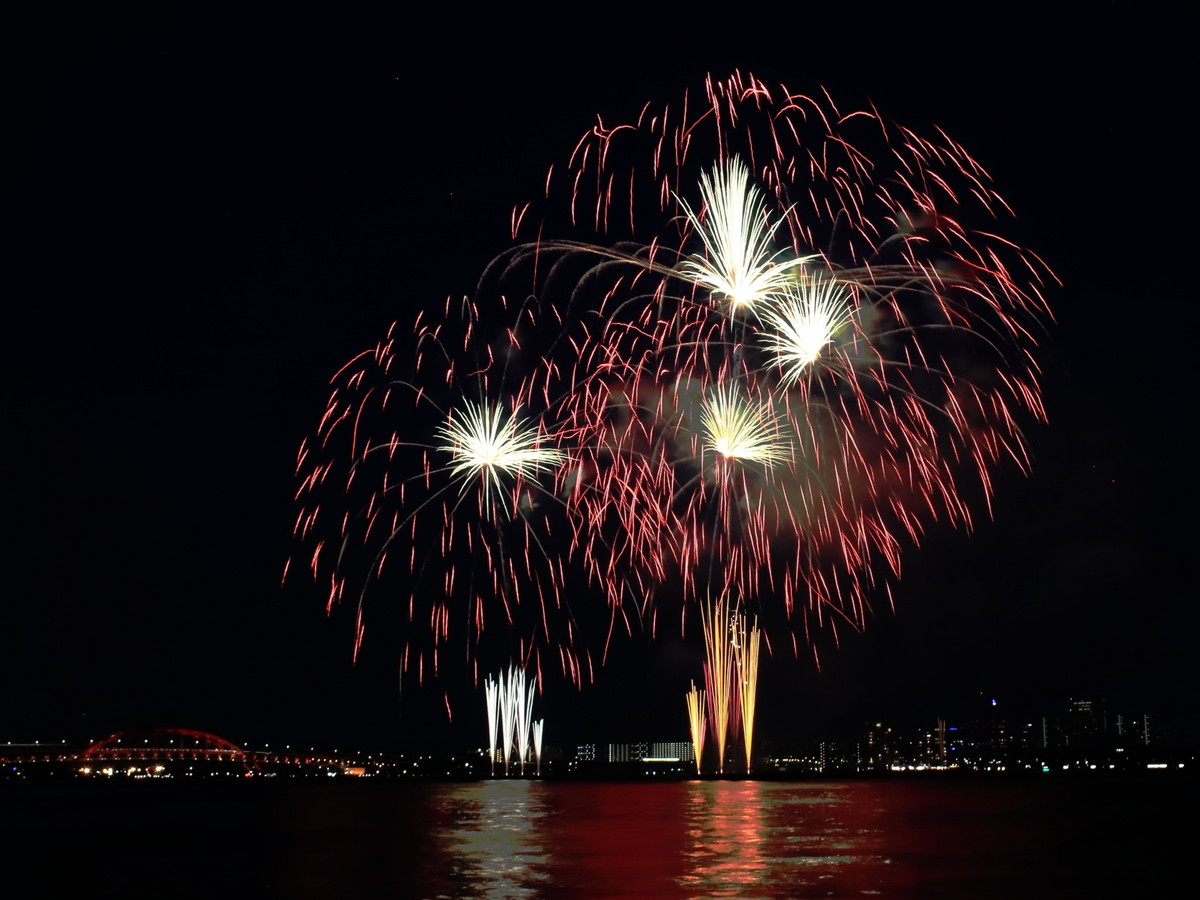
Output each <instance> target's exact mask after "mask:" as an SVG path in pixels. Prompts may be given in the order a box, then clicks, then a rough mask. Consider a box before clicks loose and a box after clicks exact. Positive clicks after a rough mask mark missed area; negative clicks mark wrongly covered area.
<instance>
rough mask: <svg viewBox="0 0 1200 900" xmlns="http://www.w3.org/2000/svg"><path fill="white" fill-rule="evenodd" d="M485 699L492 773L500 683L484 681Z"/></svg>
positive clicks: (494, 767) (494, 770) (492, 680)
mask: <svg viewBox="0 0 1200 900" xmlns="http://www.w3.org/2000/svg"><path fill="white" fill-rule="evenodd" d="M483 689H484V700H485V703H486V704H487V722H488V761H489V762H490V764H491V774H492V775H493V776H495V774H496V727H497V726H498V725H499V719H500V685H499V683H498V682H497V681H496V680H495V679H493V678H488V679H486V680H485V681H484V683H483Z"/></svg>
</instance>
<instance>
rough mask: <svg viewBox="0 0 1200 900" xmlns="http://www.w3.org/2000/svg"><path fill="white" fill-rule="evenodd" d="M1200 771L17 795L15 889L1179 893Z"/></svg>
mask: <svg viewBox="0 0 1200 900" xmlns="http://www.w3.org/2000/svg"><path fill="white" fill-rule="evenodd" d="M1197 783H1198V782H1197V780H1196V779H1195V778H1191V779H1189V778H1175V779H1170V778H1168V779H1159V778H1154V777H1149V778H1142V779H1124V780H1122V779H1116V780H1114V779H1108V778H1104V777H1102V776H1100V777H1097V778H1084V779H1061V780H1060V779H1053V778H1051V779H1048V780H1046V779H1036V780H1030V779H1020V778H1015V779H1006V778H999V779H991V778H983V779H977V778H937V777H930V778H913V779H905V778H900V779H881V780H867V781H851V782H841V783H837V782H799V783H774V782H754V781H694V782H673V783H626V784H608V783H606V784H586V783H575V782H565V783H564V782H544V781H536V780H530V781H524V780H519V779H512V780H504V779H500V780H496V781H487V782H480V783H474V784H454V785H449V784H443V785H438V784H424V783H414V782H389V781H373V780H366V779H363V780H353V781H330V782H320V783H317V784H314V783H312V782H285V781H282V780H280V781H275V782H268V781H266V780H265V779H263V780H262V781H255V782H253V783H238V784H225V785H208V784H166V783H164V784H146V783H144V782H138V783H136V784H127V785H98V784H78V783H74V782H72V783H64V784H60V785H53V784H29V785H19V784H9V785H8V786H7V789H6V790H0V838H2V840H0V861H3V863H4V868H3V871H4V881H3V882H2V883H3V886H4V888H5V889H6V891H7V892H6V894H5V896H13V897H50V896H60V895H66V896H69V895H70V894H71V892H72V891H76V892H77V890H76V889H77V885H78V883H79V880H80V879H81V878H82V879H84V880H85V882H86V884H87V885H88V888H89V894H91V895H92V896H105V897H107V896H113V897H118V896H119V897H129V898H136V897H155V898H158V897H171V898H189V897H196V898H209V897H214V896H253V897H260V896H262V897H286V898H320V900H325V898H330V897H336V898H338V900H350V898H357V897H364V898H410V897H421V898H442V897H445V898H460V897H483V898H493V897H496V898H498V897H505V898H507V897H515V898H532V897H537V898H550V900H557V898H575V897H595V898H621V897H624V898H631V897H646V898H667V900H671V898H684V897H739V898H742V897H745V898H752V897H771V898H774V897H801V898H803V897H834V898H839V897H840V898H863V897H887V898H905V900H907V898H921V900H926V898H932V900H957V898H963V897H966V898H974V897H986V898H989V900H1008V898H1012V900H1015V898H1021V900H1031V898H1055V900H1063V898H1074V897H1079V898H1089V900H1092V898H1096V897H1138V898H1142V897H1146V898H1159V897H1175V896H1179V892H1178V889H1177V888H1176V887H1175V885H1176V884H1177V883H1186V882H1188V881H1191V880H1194V878H1193V872H1192V869H1193V866H1192V863H1191V860H1192V858H1193V856H1194V847H1193V843H1194V841H1193V834H1192V832H1193V831H1194V829H1191V828H1189V827H1187V826H1186V825H1183V826H1181V825H1180V824H1179V823H1180V822H1184V823H1186V822H1190V821H1192V819H1193V818H1194V814H1195V808H1196V804H1197V799H1198V798H1197V791H1196V787H1197Z"/></svg>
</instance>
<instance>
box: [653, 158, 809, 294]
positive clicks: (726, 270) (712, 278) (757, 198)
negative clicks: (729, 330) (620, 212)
mask: <svg viewBox="0 0 1200 900" xmlns="http://www.w3.org/2000/svg"><path fill="white" fill-rule="evenodd" d="M700 196H701V197H702V198H703V201H704V210H705V212H704V213H703V214H701V213H695V212H693V211H692V208H691V207H690V206H689V205H688V203H687V200H686V199H685V198H683V197H679V198H677V199H678V201H679V205H680V206H681V207H682V208H683V211H684V213H685V214H686V216H687V219H688V222H689V223H690V224H691V225H692V226H693V227H694V228H695V230H696V233H697V234H698V235H699V236H700V239H701V240H702V241H703V243H704V249H705V251H706V252H705V253H704V254H697V255H695V256H691V257H689V258H688V259H686V260H685V261H684V263H683V265H682V267H681V271H682V272H683V274H684V275H685V276H686V277H687V278H689V279H691V280H692V281H694V282H695V283H696V284H698V285H700V286H702V287H706V288H708V289H709V290H711V291H713V293H715V294H717V295H719V296H720V297H722V298H723V299H724V300H726V301H727V302H728V304H729V308H730V310H731V311H737V310H742V309H747V308H752V307H755V306H757V305H758V304H759V303H761V302H762V301H763V300H765V299H768V298H770V297H772V296H774V295H775V294H778V293H781V292H783V291H786V290H787V289H788V288H789V287H790V286H791V283H792V275H791V272H790V269H791V268H793V267H794V266H798V265H801V264H802V263H803V262H805V259H803V258H795V259H791V260H789V261H787V262H780V261H779V257H780V255H781V254H783V253H784V252H785V248H782V247H776V246H775V245H774V243H773V239H774V237H775V231H776V229H777V228H778V227H779V226H780V225H781V224H783V219H782V218H780V219H779V220H778V221H776V222H775V224H773V225H772V224H770V221H769V219H768V217H767V210H766V204H765V202H764V200H763V198H762V195H761V194H760V192H759V191H758V189H757V188H756V187H755V186H754V185H753V184H752V183H751V182H750V172H749V170H748V169H747V168H746V165H745V163H743V162H742V161H741V160H740V159H737V158H736V157H735V158H733V159H731V160H729V161H728V162H727V163H725V164H724V165H719V166H716V167H715V168H714V169H713V170H712V171H710V172H706V173H704V174H702V175H701V176H700Z"/></svg>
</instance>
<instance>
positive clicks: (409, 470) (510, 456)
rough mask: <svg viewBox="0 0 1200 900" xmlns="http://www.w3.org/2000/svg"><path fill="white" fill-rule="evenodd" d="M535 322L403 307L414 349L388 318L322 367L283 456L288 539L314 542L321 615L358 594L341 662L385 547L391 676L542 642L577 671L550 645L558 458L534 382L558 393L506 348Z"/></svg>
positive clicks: (464, 308) (525, 312)
mask: <svg viewBox="0 0 1200 900" xmlns="http://www.w3.org/2000/svg"><path fill="white" fill-rule="evenodd" d="M505 313H507V316H506V315H505ZM505 318H507V325H506V326H505V327H501V328H499V329H498V333H495V332H497V329H496V327H495V325H496V322H497V321H501V320H504V319H505ZM536 318H537V316H536V313H535V311H534V310H533V309H532V308H531V306H530V305H529V304H526V305H525V306H522V307H519V308H514V309H510V308H508V306H507V304H503V303H501V304H499V309H498V310H492V311H491V314H490V315H489V317H488V324H489V326H492V327H490V328H488V329H485V328H483V327H482V325H481V322H480V316H479V309H478V305H477V304H475V303H469V302H463V303H461V304H452V303H450V302H447V303H446V305H445V310H444V316H443V317H439V316H438V315H437V314H436V313H430V312H429V311H423V312H422V313H421V314H420V315H419V316H418V319H417V324H416V325H415V326H414V328H413V336H412V337H413V346H415V351H414V349H413V346H410V345H409V344H407V343H405V342H404V341H403V340H401V339H400V338H399V337H398V334H402V333H403V330H404V329H402V328H401V327H399V326H398V325H393V326H392V328H391V329H390V331H389V334H388V337H387V339H386V340H385V341H384V342H381V343H380V345H378V346H377V347H376V348H374V350H372V351H369V352H367V353H364V354H360V355H359V356H357V357H356V358H355V359H354V360H352V361H351V363H349V364H347V365H346V366H345V367H343V369H342V370H341V371H340V372H339V373H338V374H337V375H335V377H334V380H333V389H332V391H331V394H330V399H329V401H328V405H327V410H326V413H325V415H324V416H323V418H322V421H321V426H320V428H319V430H318V433H317V436H316V439H315V441H308V442H306V443H305V446H304V448H302V451H301V455H300V457H299V459H298V474H300V489H299V490H298V492H297V500H298V501H299V502H300V503H301V510H300V513H299V514H298V516H297V520H296V536H297V539H298V540H300V541H301V542H304V541H313V540H314V539H318V540H315V541H314V544H315V546H314V549H313V552H312V556H311V563H310V571H311V572H312V573H313V577H314V579H315V580H319V581H321V580H323V581H324V582H325V583H326V584H327V586H328V595H327V610H330V611H331V610H332V608H333V607H334V606H335V605H336V604H337V603H338V602H339V601H341V600H342V599H343V598H344V597H346V596H350V597H355V596H357V601H358V610H357V614H356V641H355V647H354V650H355V656H356V657H357V654H358V651H359V648H360V646H361V643H362V638H363V635H364V633H365V626H366V623H367V622H369V621H370V618H369V617H367V616H366V615H365V612H364V610H365V606H366V603H367V601H368V599H369V596H370V595H371V594H372V593H373V591H374V589H376V588H377V587H378V586H380V585H381V583H382V582H383V579H384V577H385V573H387V572H388V571H390V568H389V562H391V561H393V560H395V559H396V558H397V557H398V558H399V560H403V563H404V564H407V566H406V567H407V569H408V570H409V573H410V575H409V578H408V579H407V583H405V580H404V579H401V580H400V584H401V585H402V589H404V590H406V594H407V597H406V600H407V603H406V606H407V611H408V615H407V622H406V623H404V624H403V625H402V627H401V632H402V634H401V648H402V657H401V658H402V668H403V671H404V672H405V673H407V674H409V675H411V676H412V677H415V678H417V679H418V680H430V679H433V678H437V677H438V676H439V670H440V667H441V666H442V665H443V664H444V662H445V661H446V660H447V659H450V660H454V661H455V663H457V661H458V660H459V659H465V660H467V661H468V662H471V661H473V660H474V663H473V664H474V665H476V666H477V665H478V660H479V658H480V657H482V658H483V659H484V660H486V659H488V658H489V657H490V656H492V655H500V654H503V655H504V656H509V657H511V656H512V655H513V654H519V655H520V656H521V658H522V660H523V662H524V663H530V664H533V665H535V666H540V664H541V660H542V658H543V656H544V654H545V653H546V652H547V651H549V652H551V653H552V658H554V659H556V660H558V661H559V663H560V664H561V665H562V667H563V669H564V671H566V672H568V673H570V676H569V677H572V678H574V679H575V680H577V681H578V679H579V678H580V677H581V673H583V672H586V671H588V670H590V662H588V661H587V660H580V659H579V658H578V656H577V655H576V653H575V650H574V648H572V647H569V646H568V647H567V648H566V652H565V654H564V653H561V652H560V651H561V650H562V648H561V647H560V634H561V632H562V630H563V629H564V628H568V627H570V621H571V617H572V615H573V613H572V610H571V608H570V604H569V603H568V602H567V601H566V600H565V599H564V597H563V596H562V593H561V585H562V583H563V577H562V571H563V569H562V560H561V559H560V556H559V553H558V550H557V548H556V547H555V546H554V544H555V542H556V541H557V540H558V537H557V535H558V532H559V531H560V530H561V529H562V527H563V523H564V516H565V513H566V510H565V506H564V503H563V500H562V499H561V497H560V494H562V493H563V492H565V491H566V490H567V479H568V478H569V472H570V471H571V470H572V467H571V466H570V465H569V457H568V453H567V451H566V450H565V449H564V442H563V440H561V439H560V437H559V436H558V435H556V434H554V433H553V431H552V430H551V429H550V428H549V427H548V425H547V420H546V409H547V405H548V401H547V399H546V395H545V394H544V392H545V391H546V390H549V389H551V388H552V387H555V388H556V389H559V390H562V389H563V388H562V387H557V386H556V385H557V383H556V380H555V377H554V376H553V374H552V373H550V374H548V373H547V372H546V371H544V370H548V369H551V368H552V365H551V362H550V361H549V360H541V359H539V358H537V357H536V356H534V357H533V359H534V362H533V363H529V362H528V361H526V360H522V359H521V358H520V354H521V348H522V346H523V344H533V343H535V342H533V341H531V340H529V339H527V338H525V337H524V335H523V332H524V331H528V330H529V329H530V327H531V323H532V322H534V321H535V320H536ZM522 364H524V368H525V369H526V371H518V369H519V368H521V366H522ZM530 368H532V369H534V370H539V369H541V370H543V371H542V372H541V374H540V378H539V379H537V380H535V379H534V378H533V377H531V376H530V373H529V372H528V371H527V370H528V369H530ZM535 385H540V387H541V390H542V392H543V393H541V394H539V392H538V390H536V389H535ZM330 529H335V533H336V540H330V539H329V530H330ZM530 599H532V601H533V602H530ZM487 647H490V648H491V650H489V651H486V652H484V648H487Z"/></svg>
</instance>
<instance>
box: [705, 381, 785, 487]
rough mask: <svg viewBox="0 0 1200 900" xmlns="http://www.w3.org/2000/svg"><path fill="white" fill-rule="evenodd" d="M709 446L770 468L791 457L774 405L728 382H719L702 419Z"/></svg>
mask: <svg viewBox="0 0 1200 900" xmlns="http://www.w3.org/2000/svg"><path fill="white" fill-rule="evenodd" d="M700 425H701V429H702V430H703V433H704V442H705V447H706V449H708V450H711V451H713V452H715V453H719V454H720V455H721V456H723V457H725V458H726V459H741V460H747V461H750V462H757V463H762V464H763V465H764V466H766V467H768V468H770V466H771V465H773V464H774V463H777V462H783V461H784V460H786V459H788V457H789V451H790V447H789V446H788V443H787V441H786V440H784V439H783V437H782V436H781V435H780V433H779V422H778V420H777V419H776V417H775V414H774V412H773V411H772V410H771V408H770V406H769V405H767V404H765V403H760V402H757V401H754V400H751V399H749V398H747V397H745V396H743V395H742V393H741V391H740V390H739V389H738V388H736V387H734V386H732V385H727V384H722V385H718V386H717V387H716V388H715V389H713V391H712V392H711V394H710V395H709V397H708V399H707V400H706V401H705V402H704V411H703V413H702V414H701V419H700Z"/></svg>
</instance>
